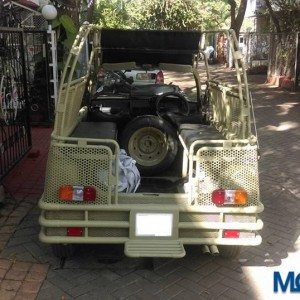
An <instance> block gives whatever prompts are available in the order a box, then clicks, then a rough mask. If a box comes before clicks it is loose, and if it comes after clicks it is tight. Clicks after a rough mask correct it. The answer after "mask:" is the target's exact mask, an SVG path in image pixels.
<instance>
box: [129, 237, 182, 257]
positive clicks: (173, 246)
mask: <svg viewBox="0 0 300 300" xmlns="http://www.w3.org/2000/svg"><path fill="white" fill-rule="evenodd" d="M125 255H127V256H129V257H173V258H179V257H183V256H185V250H184V247H183V244H182V242H180V241H178V240H152V239H151V240H148V239H147V240H130V241H127V242H126V243H125Z"/></svg>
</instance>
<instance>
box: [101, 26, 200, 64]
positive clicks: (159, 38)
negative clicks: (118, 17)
mask: <svg viewBox="0 0 300 300" xmlns="http://www.w3.org/2000/svg"><path fill="white" fill-rule="evenodd" d="M200 37H201V33H200V32H199V31H162V30H124V29H102V31H101V47H102V54H103V56H102V63H121V62H129V61H134V62H136V63H137V64H139V65H142V64H151V65H158V64H159V63H173V64H185V65H192V60H193V54H196V53H197V52H198V45H199V41H200Z"/></svg>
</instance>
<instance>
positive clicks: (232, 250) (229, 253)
mask: <svg viewBox="0 0 300 300" xmlns="http://www.w3.org/2000/svg"><path fill="white" fill-rule="evenodd" d="M218 248H219V251H220V256H221V257H224V258H236V257H237V256H238V255H239V254H240V252H241V246H227V245H226V246H225V245H222V246H218Z"/></svg>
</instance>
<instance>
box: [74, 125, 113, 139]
mask: <svg viewBox="0 0 300 300" xmlns="http://www.w3.org/2000/svg"><path fill="white" fill-rule="evenodd" d="M71 137H77V138H90V139H110V140H116V139H117V125H116V123H113V122H80V123H79V124H78V125H77V127H76V128H75V129H74V131H73V133H72V134H71Z"/></svg>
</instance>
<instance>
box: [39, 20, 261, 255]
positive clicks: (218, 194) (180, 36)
mask: <svg viewBox="0 0 300 300" xmlns="http://www.w3.org/2000/svg"><path fill="white" fill-rule="evenodd" d="M223 34H225V35H227V42H228V47H229V49H230V51H231V56H232V59H233V62H234V65H235V72H236V73H235V77H236V83H235V84H224V83H223V82H222V81H221V80H217V79H212V78H213V77H211V76H210V74H209V70H208V64H207V59H205V60H204V62H199V67H198V68H197V67H196V63H195V59H194V58H195V57H199V53H200V52H201V49H199V45H201V43H202V42H201V38H203V33H200V32H197V31H192V32H178V31H147V30H135V31H134V30H117V29H101V28H99V27H97V26H95V25H84V26H82V27H81V29H80V31H79V33H78V35H77V37H76V40H75V42H74V45H73V47H72V49H71V51H70V54H69V56H68V59H67V61H66V64H65V68H64V71H63V74H62V76H61V82H60V90H59V100H58V104H57V107H56V116H55V125H54V130H53V133H52V137H51V145H50V150H49V156H48V163H47V171H46V181H45V190H44V193H43V195H42V197H41V199H40V201H39V207H40V209H41V216H40V219H39V222H40V225H41V231H40V235H39V238H40V240H41V241H42V242H44V243H48V244H51V245H52V247H53V251H54V254H55V255H57V256H59V257H67V256H69V255H70V254H72V252H73V249H74V245H76V244H123V245H124V252H125V254H126V255H127V256H129V257H183V256H184V255H185V254H186V252H185V246H186V245H199V246H200V245H201V246H202V248H203V249H204V250H205V251H206V252H211V253H213V254H217V253H219V252H220V254H223V255H224V256H226V257H234V256H236V255H237V254H238V252H239V250H240V247H241V246H255V245H259V244H260V243H261V236H260V234H259V230H261V229H262V227H263V223H262V221H261V220H260V219H259V213H260V212H262V211H263V205H262V203H261V202H260V193H259V177H258V154H257V151H258V145H257V139H256V136H255V135H253V134H252V132H251V130H252V128H253V122H252V121H251V119H252V113H253V111H252V105H251V98H250V93H249V90H248V84H247V77H246V72H245V68H244V64H243V61H242V55H241V53H240V51H239V49H238V43H237V40H236V37H235V34H234V32H233V31H223ZM204 56H205V55H204ZM197 65H198V63H197ZM201 67H203V68H204V69H203V70H199V69H200V68H201ZM135 68H138V69H141V68H142V69H143V68H144V69H145V70H146V71H147V68H148V69H149V68H157V69H159V70H162V72H163V73H164V76H165V84H150V85H149V84H145V85H139V86H135V85H132V84H131V82H130V80H128V78H126V76H124V74H123V71H124V70H133V69H135ZM100 69H101V70H102V72H103V70H105V72H106V73H105V74H106V75H105V79H104V81H103V82H101V83H100V85H99V82H98V81H97V73H98V72H99V70H100ZM145 74H147V72H144V74H142V75H141V78H140V79H141V80H143V78H145V80H148V79H149V78H148V77H147V75H145ZM191 82H193V83H192V84H191ZM199 248H200V247H199ZM199 251H200V250H199Z"/></svg>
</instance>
